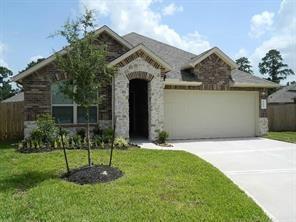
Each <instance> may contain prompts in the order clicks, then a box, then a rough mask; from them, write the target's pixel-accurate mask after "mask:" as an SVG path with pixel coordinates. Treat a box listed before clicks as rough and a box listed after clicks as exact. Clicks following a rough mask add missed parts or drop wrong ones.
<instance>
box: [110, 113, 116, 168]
mask: <svg viewBox="0 0 296 222" xmlns="http://www.w3.org/2000/svg"><path fill="white" fill-rule="evenodd" d="M115 129H116V118H115V119H114V126H113V135H112V143H111V151H110V160H109V167H110V166H111V165H112V158H113V149H114V140H115Z"/></svg>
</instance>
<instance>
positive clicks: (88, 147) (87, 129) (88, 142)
mask: <svg viewBox="0 0 296 222" xmlns="http://www.w3.org/2000/svg"><path fill="white" fill-rule="evenodd" d="M86 117H87V127H86V133H87V134H86V135H87V138H86V139H87V159H88V166H91V165H92V162H91V154H90V136H89V107H87V109H86Z"/></svg>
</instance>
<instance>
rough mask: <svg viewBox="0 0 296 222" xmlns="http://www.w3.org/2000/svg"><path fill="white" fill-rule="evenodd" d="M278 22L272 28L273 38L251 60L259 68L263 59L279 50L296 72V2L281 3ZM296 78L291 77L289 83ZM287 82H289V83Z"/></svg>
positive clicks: (262, 45)
mask: <svg viewBox="0 0 296 222" xmlns="http://www.w3.org/2000/svg"><path fill="white" fill-rule="evenodd" d="M275 18H276V20H275V23H274V25H273V26H272V32H271V33H270V34H271V37H270V38H268V39H266V40H264V41H263V42H262V43H261V44H260V45H259V46H258V47H257V48H256V49H255V50H254V52H253V53H252V55H251V56H250V60H251V61H252V63H253V66H254V67H258V63H259V62H260V61H261V58H262V57H264V56H265V54H266V53H267V52H268V51H269V50H270V49H277V50H279V51H280V52H281V55H282V56H283V58H284V62H285V63H287V64H288V65H289V67H290V68H292V69H293V70H294V72H295V71H296V2H295V1H294V0H284V1H282V2H281V6H280V9H279V11H278V12H277V14H276V17H275ZM295 79H296V77H295V75H294V76H290V77H289V79H288V80H289V81H291V80H295ZM288 80H287V81H288Z"/></svg>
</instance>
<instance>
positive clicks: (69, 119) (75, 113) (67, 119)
mask: <svg viewBox="0 0 296 222" xmlns="http://www.w3.org/2000/svg"><path fill="white" fill-rule="evenodd" d="M60 84H63V81H59V82H56V83H54V84H52V85H51V107H52V116H53V117H54V118H55V121H56V122H57V123H59V124H76V123H87V118H86V115H85V109H84V108H83V107H81V106H79V105H78V104H76V103H75V102H74V101H73V100H72V99H71V98H69V97H67V96H66V95H64V94H63V93H62V92H61V90H60ZM97 119H98V106H97V105H94V106H91V107H90V108H89V122H90V123H97V122H98V121H97Z"/></svg>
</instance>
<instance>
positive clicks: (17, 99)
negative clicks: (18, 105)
mask: <svg viewBox="0 0 296 222" xmlns="http://www.w3.org/2000/svg"><path fill="white" fill-rule="evenodd" d="M23 101H24V92H20V93H18V94H15V95H14V96H12V97H9V98H7V99H5V100H3V101H1V103H12V102H23Z"/></svg>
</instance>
